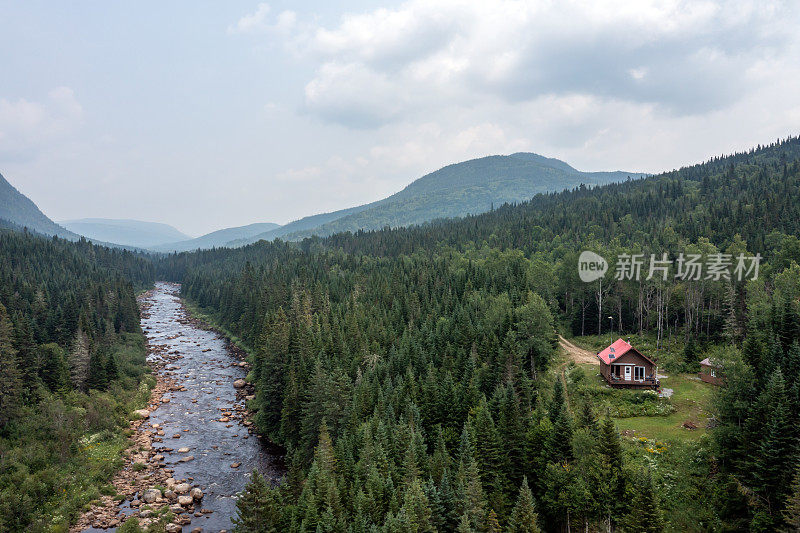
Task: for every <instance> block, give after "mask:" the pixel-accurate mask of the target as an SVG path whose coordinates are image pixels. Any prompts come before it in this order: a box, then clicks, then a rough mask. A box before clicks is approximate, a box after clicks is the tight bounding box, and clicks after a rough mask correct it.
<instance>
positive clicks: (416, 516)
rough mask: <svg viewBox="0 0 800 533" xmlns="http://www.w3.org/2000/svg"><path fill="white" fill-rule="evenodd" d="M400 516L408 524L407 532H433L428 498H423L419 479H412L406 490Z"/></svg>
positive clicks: (423, 493)
mask: <svg viewBox="0 0 800 533" xmlns="http://www.w3.org/2000/svg"><path fill="white" fill-rule="evenodd" d="M400 514H401V515H403V516H404V517H405V520H406V523H407V524H408V529H407V531H409V532H414V533H428V532H432V531H435V530H434V527H433V524H432V523H431V518H432V512H431V508H430V502H429V501H428V497H427V496H425V492H424V491H423V489H422V484H421V483H420V481H419V478H416V479H414V481H412V482H411V484H410V485H409V486H408V489H406V493H405V496H404V497H403V507H402V508H401V509H400Z"/></svg>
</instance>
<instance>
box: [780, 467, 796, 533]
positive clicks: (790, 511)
mask: <svg viewBox="0 0 800 533" xmlns="http://www.w3.org/2000/svg"><path fill="white" fill-rule="evenodd" d="M783 520H784V523H785V525H786V531H787V532H790V531H791V532H794V531H800V467H797V468H795V472H794V480H793V481H792V487H791V492H790V493H789V497H788V498H787V499H786V505H785V506H784V509H783Z"/></svg>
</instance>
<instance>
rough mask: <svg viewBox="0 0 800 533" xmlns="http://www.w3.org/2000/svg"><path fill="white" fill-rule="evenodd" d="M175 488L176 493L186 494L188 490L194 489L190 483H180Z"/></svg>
mask: <svg viewBox="0 0 800 533" xmlns="http://www.w3.org/2000/svg"><path fill="white" fill-rule="evenodd" d="M173 490H174V491H175V493H176V494H186V493H187V492H189V491H190V490H192V486H191V485H189V484H188V483H178V484H177V485H175V488H174V489H173Z"/></svg>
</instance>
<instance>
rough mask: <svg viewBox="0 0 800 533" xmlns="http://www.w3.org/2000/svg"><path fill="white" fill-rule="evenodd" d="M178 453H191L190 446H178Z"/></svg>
mask: <svg viewBox="0 0 800 533" xmlns="http://www.w3.org/2000/svg"><path fill="white" fill-rule="evenodd" d="M178 453H189V448H186V447H184V448H178Z"/></svg>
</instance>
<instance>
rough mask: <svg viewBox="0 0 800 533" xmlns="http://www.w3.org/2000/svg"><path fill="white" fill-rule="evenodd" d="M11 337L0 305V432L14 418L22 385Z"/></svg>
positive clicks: (11, 329)
mask: <svg viewBox="0 0 800 533" xmlns="http://www.w3.org/2000/svg"><path fill="white" fill-rule="evenodd" d="M12 335H13V326H12V325H11V320H10V319H9V318H8V313H7V312H6V308H5V307H4V306H3V304H0V431H1V430H3V429H4V428H5V426H6V424H8V422H9V421H11V420H12V419H13V418H14V416H16V414H17V410H18V408H19V405H20V401H21V396H22V383H21V378H20V372H19V369H18V368H17V353H16V350H15V349H14V346H13V344H12Z"/></svg>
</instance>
